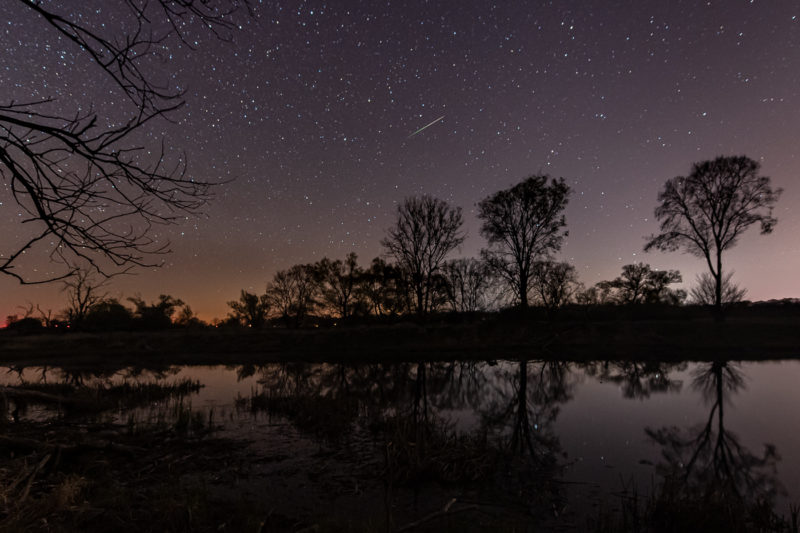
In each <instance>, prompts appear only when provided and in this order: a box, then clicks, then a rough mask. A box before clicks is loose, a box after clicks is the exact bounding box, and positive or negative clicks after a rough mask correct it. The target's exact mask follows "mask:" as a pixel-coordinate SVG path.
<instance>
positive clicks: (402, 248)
mask: <svg viewBox="0 0 800 533" xmlns="http://www.w3.org/2000/svg"><path fill="white" fill-rule="evenodd" d="M462 224H463V219H462V216H461V208H460V207H456V208H453V207H450V205H449V204H448V203H447V202H445V201H443V200H439V199H438V198H433V197H431V196H419V197H410V198H406V199H405V200H404V201H403V203H402V204H400V205H399V206H398V208H397V222H396V223H395V225H394V226H393V227H391V228H390V229H389V231H388V234H387V236H386V238H384V239H383V240H382V241H381V244H382V245H383V246H384V248H386V251H387V252H388V253H389V255H391V256H393V257H394V258H395V260H396V261H397V264H398V265H399V266H400V268H401V269H403V270H404V271H405V272H406V273H407V274H408V278H409V283H410V285H411V290H412V293H413V294H414V297H415V299H414V304H415V307H416V312H417V314H418V315H419V316H423V315H425V314H426V313H428V312H429V311H430V310H431V306H432V304H433V298H432V297H433V296H434V291H435V288H436V287H435V282H436V275H437V274H438V273H439V269H440V268H441V266H442V264H443V263H444V260H445V258H446V257H447V254H449V253H450V252H451V251H453V250H454V249H455V248H456V247H458V246H459V245H460V244H461V243H462V242H463V241H464V234H463V233H462V232H461V226H462Z"/></svg>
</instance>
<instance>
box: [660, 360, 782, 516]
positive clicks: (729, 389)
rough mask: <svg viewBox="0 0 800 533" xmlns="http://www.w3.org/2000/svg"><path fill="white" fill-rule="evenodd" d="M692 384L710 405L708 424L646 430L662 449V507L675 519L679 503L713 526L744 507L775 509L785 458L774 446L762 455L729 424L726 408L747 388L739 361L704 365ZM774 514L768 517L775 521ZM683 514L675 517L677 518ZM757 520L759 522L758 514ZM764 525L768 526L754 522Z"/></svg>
mask: <svg viewBox="0 0 800 533" xmlns="http://www.w3.org/2000/svg"><path fill="white" fill-rule="evenodd" d="M693 374H694V380H693V382H692V386H693V388H694V389H696V390H698V391H700V392H701V393H702V396H703V399H704V400H705V402H706V404H707V405H708V415H707V417H706V419H705V422H704V423H701V424H699V425H698V426H693V427H690V428H685V429H683V428H678V427H675V426H672V427H661V428H658V429H652V428H648V429H646V432H647V434H648V436H649V437H650V438H651V439H653V441H654V442H655V443H657V444H658V445H659V446H660V447H661V455H662V460H661V462H660V463H659V464H658V465H657V471H658V472H659V474H660V475H661V476H662V479H663V481H662V483H661V486H660V487H659V492H658V498H657V500H656V502H655V503H656V506H657V511H658V512H660V514H663V515H664V516H663V517H664V519H669V518H670V517H671V515H672V513H670V512H669V510H670V509H669V507H671V506H675V505H676V504H680V505H684V506H689V507H691V508H692V509H694V510H696V511H698V513H699V512H700V511H701V510H702V511H703V513H702V515H700V514H698V516H703V517H705V520H706V522H708V523H709V524H707V525H708V526H709V527H711V524H714V523H717V522H719V521H720V519H721V517H723V516H725V515H731V514H732V513H733V514H734V516H735V515H736V513H737V512H738V513H739V514H740V515H742V516H744V515H743V514H742V510H748V511H750V510H752V511H753V512H758V511H759V509H771V507H772V505H773V504H774V502H775V498H776V496H778V494H780V493H783V492H785V491H784V489H783V487H782V486H781V484H780V483H779V482H778V480H777V464H778V461H779V460H780V457H779V455H778V453H777V449H776V447H775V446H774V445H773V444H764V449H763V451H762V452H761V453H755V452H753V451H751V450H749V449H748V448H747V447H746V446H744V445H743V444H742V442H741V440H740V439H739V437H738V436H737V435H736V434H735V433H734V432H732V431H730V430H729V429H728V428H727V427H726V421H727V419H726V416H725V415H726V410H727V409H728V408H729V407H732V398H733V397H734V396H735V395H736V394H738V393H739V392H741V391H742V390H743V389H744V388H745V376H744V373H743V371H742V369H741V365H740V364H739V363H735V362H730V361H715V362H713V363H706V364H700V365H698V366H697V367H696V368H695V370H694V372H693ZM769 518H770V517H769V515H768V514H767V515H766V516H765V519H767V520H769ZM676 519H678V520H679V519H680V517H674V516H672V518H671V520H672V521H675V520H676ZM753 520H756V521H758V520H759V518H758V516H754V517H753ZM753 525H754V526H757V527H758V529H761V528H762V527H763V526H764V524H761V523H759V522H756V523H755V524H753Z"/></svg>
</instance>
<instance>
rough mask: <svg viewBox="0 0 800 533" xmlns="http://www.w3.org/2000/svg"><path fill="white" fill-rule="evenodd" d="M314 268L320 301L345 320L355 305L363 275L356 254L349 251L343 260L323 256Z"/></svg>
mask: <svg viewBox="0 0 800 533" xmlns="http://www.w3.org/2000/svg"><path fill="white" fill-rule="evenodd" d="M314 269H315V274H316V276H317V282H318V283H319V291H320V296H321V300H322V303H323V304H325V305H326V306H327V307H328V308H329V309H330V310H332V311H333V312H334V313H335V314H336V315H338V316H339V317H340V318H341V319H342V320H347V318H348V317H350V315H352V314H353V310H354V308H355V307H356V303H355V300H356V297H357V295H358V290H357V289H358V285H359V283H360V282H361V278H362V277H363V275H364V270H363V269H362V268H359V267H358V256H357V255H356V254H355V252H351V253H349V254H347V257H346V258H345V260H344V261H341V260H339V259H337V260H336V261H331V260H330V259H328V258H327V257H325V258H323V259H322V260H321V261H319V262H318V263H316V264H315V265H314Z"/></svg>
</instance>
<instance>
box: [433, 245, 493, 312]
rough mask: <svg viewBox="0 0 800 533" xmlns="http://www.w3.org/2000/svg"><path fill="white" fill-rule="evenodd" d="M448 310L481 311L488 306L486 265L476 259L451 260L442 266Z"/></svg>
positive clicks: (488, 276)
mask: <svg viewBox="0 0 800 533" xmlns="http://www.w3.org/2000/svg"><path fill="white" fill-rule="evenodd" d="M442 276H443V277H444V280H445V282H446V283H445V288H446V291H447V301H448V304H449V305H450V309H452V310H453V311H456V312H460V313H471V312H475V311H483V310H485V309H486V308H487V307H488V306H489V302H487V293H488V291H489V289H490V288H491V286H492V275H491V272H490V271H489V268H488V265H487V264H486V263H484V262H483V261H478V260H477V259H473V258H468V259H463V258H462V259H453V260H452V261H447V262H446V263H445V264H444V265H443V266H442Z"/></svg>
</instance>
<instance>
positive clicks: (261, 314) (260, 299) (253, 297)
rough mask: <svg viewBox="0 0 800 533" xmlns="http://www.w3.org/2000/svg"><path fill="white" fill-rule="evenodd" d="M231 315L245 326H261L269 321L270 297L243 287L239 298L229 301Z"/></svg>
mask: <svg viewBox="0 0 800 533" xmlns="http://www.w3.org/2000/svg"><path fill="white" fill-rule="evenodd" d="M228 307H230V308H231V313H230V316H231V317H232V318H234V319H235V320H236V321H237V322H238V323H239V324H241V325H243V326H250V327H254V328H260V327H262V326H263V325H264V324H266V322H267V315H268V313H269V297H268V296H267V295H266V294H262V295H261V296H259V295H257V294H253V293H251V292H247V291H246V290H244V289H242V292H241V294H240V295H239V300H237V301H230V302H228Z"/></svg>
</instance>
